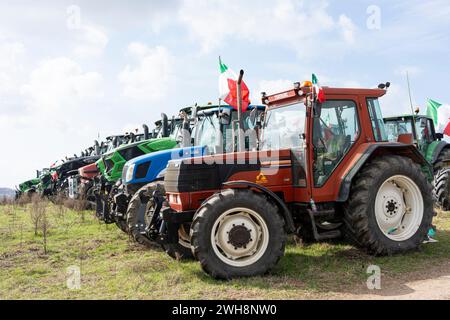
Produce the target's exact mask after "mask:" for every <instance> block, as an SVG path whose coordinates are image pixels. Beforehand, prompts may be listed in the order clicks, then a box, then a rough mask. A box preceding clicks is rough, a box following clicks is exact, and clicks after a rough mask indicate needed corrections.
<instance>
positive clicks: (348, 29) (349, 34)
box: [338, 14, 356, 44]
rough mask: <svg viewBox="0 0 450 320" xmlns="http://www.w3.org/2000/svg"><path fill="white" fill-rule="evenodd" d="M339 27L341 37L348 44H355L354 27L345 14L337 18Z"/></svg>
mask: <svg viewBox="0 0 450 320" xmlns="http://www.w3.org/2000/svg"><path fill="white" fill-rule="evenodd" d="M338 24H339V26H340V27H341V33H342V37H343V39H344V40H345V42H346V43H348V44H354V43H355V31H356V26H355V25H354V24H353V22H352V20H351V19H350V18H349V17H347V16H346V15H345V14H342V15H341V16H340V17H339V22H338Z"/></svg>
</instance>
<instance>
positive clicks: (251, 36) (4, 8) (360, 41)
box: [0, 0, 450, 187]
mask: <svg viewBox="0 0 450 320" xmlns="http://www.w3.org/2000/svg"><path fill="white" fill-rule="evenodd" d="M449 16H450V2H449V1H448V0H430V1H419V0H398V1H384V0H383V1H376V0H370V1H364V0H363V1H361V0H358V1H356V0H348V1H345V2H344V1H337V0H328V1H325V0H324V1H321V0H316V1H301V0H267V1H261V0H257V1H256V0H255V1H249V0H245V1H236V0H217V1H211V0H208V1H206V0H198V1H197V0H190V1H188V0H185V1H182V0H179V1H177V0H164V1H148V0H145V1H144V0H143V1H139V0H130V1H126V2H125V1H118V0H117V1H111V0H110V1H106V0H96V1H76V0H71V1H65V0H58V1H56V0H55V1H31V0H29V1H20V0H16V1H9V0H0V133H1V136H2V138H3V141H2V146H3V148H2V150H3V151H2V152H1V157H0V187H4V186H8V187H12V186H14V185H15V184H17V183H19V182H21V181H23V180H26V179H28V178H32V177H33V175H34V174H35V169H38V168H42V167H47V166H49V165H50V164H51V163H52V162H53V161H55V160H57V159H61V158H62V157H64V156H65V155H71V154H73V153H79V151H80V150H81V149H82V148H85V147H87V146H88V145H91V144H92V142H93V140H94V139H95V138H96V137H97V136H98V135H100V137H104V136H106V135H108V134H112V133H120V132H123V131H125V130H127V129H129V128H135V127H137V126H140V125H141V124H142V123H152V122H154V121H155V120H157V118H158V117H159V115H160V113H161V111H165V112H166V113H168V114H173V113H175V112H176V111H177V110H178V109H179V108H180V107H183V106H187V105H191V104H194V103H196V102H198V103H206V102H208V101H217V97H218V86H217V81H218V61H217V60H218V56H219V55H221V56H222V58H223V60H224V62H225V63H226V64H227V65H229V66H230V67H231V68H233V69H235V70H239V69H240V68H243V69H245V71H246V76H245V77H246V78H245V79H246V82H247V84H248V85H249V88H250V90H251V92H252V97H253V101H254V102H259V101H258V97H259V93H260V92H261V91H267V92H272V91H277V90H280V89H284V88H286V87H289V86H290V85H291V84H292V83H293V82H294V81H301V80H306V79H309V78H310V77H311V73H312V72H314V73H316V74H317V75H318V77H319V80H321V84H322V85H327V86H346V87H355V86H357V87H360V86H368V87H374V86H376V85H377V84H378V83H380V82H386V81H390V82H392V84H393V85H392V87H391V89H390V92H389V94H388V96H387V97H386V98H384V100H383V111H384V114H385V115H390V114H396V113H402V112H408V110H410V109H409V100H408V94H407V89H406V80H405V71H406V70H409V73H410V77H411V84H412V89H413V100H414V104H415V105H420V106H422V109H423V110H424V109H425V108H424V105H425V100H426V98H427V97H431V98H434V99H435V100H437V101H440V102H442V103H444V104H448V103H450V90H449V83H450V66H449V57H450V19H449V18H448V17H449Z"/></svg>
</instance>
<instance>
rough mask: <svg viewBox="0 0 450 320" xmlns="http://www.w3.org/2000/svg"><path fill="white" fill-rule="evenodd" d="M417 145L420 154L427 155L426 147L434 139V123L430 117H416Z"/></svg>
mask: <svg viewBox="0 0 450 320" xmlns="http://www.w3.org/2000/svg"><path fill="white" fill-rule="evenodd" d="M416 132H417V146H418V147H419V150H420V152H421V153H422V154H424V155H427V153H428V147H429V146H430V145H431V143H433V141H434V140H435V132H434V124H433V122H432V120H431V119H427V118H417V119H416Z"/></svg>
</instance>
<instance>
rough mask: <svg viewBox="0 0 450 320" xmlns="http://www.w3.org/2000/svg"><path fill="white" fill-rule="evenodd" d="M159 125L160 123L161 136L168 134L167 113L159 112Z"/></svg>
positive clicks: (164, 136)
mask: <svg viewBox="0 0 450 320" xmlns="http://www.w3.org/2000/svg"><path fill="white" fill-rule="evenodd" d="M161 125H162V128H161V130H162V136H163V138H167V137H168V136H169V118H167V114H165V113H161Z"/></svg>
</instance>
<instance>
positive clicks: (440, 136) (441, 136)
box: [436, 133, 444, 140]
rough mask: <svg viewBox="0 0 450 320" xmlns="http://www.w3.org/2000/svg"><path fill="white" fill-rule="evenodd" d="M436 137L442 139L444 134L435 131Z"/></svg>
mask: <svg viewBox="0 0 450 320" xmlns="http://www.w3.org/2000/svg"><path fill="white" fill-rule="evenodd" d="M436 139H438V140H443V139H444V135H443V134H442V133H436Z"/></svg>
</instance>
